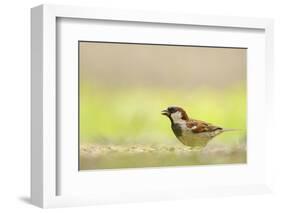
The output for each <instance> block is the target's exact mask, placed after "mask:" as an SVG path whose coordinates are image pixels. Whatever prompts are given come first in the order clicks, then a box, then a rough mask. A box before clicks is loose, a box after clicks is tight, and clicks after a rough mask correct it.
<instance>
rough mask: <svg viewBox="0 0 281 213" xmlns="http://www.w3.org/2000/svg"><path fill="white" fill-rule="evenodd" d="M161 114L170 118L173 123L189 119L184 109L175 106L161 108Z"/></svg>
mask: <svg viewBox="0 0 281 213" xmlns="http://www.w3.org/2000/svg"><path fill="white" fill-rule="evenodd" d="M161 114H162V115H165V116H167V117H168V118H170V120H171V122H173V123H179V122H182V121H187V120H188V119H189V118H188V116H187V114H186V112H185V111H184V109H183V108H181V107H177V106H170V107H168V108H167V109H164V110H162V111H161Z"/></svg>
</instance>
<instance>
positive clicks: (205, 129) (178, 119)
mask: <svg viewBox="0 0 281 213" xmlns="http://www.w3.org/2000/svg"><path fill="white" fill-rule="evenodd" d="M161 114H162V115H165V116H167V117H168V118H169V119H170V121H171V127H172V130H173V132H174V134H175V136H176V137H177V138H178V140H179V141H180V142H181V143H183V144H184V145H186V146H188V147H190V148H203V147H205V146H206V145H207V143H208V142H209V141H210V140H211V139H213V138H214V137H216V136H217V135H219V134H221V133H223V132H226V131H233V130H236V129H225V128H222V127H219V126H215V125H213V124H210V123H207V122H205V121H200V120H195V119H192V118H190V117H188V115H187V113H186V112H185V111H184V110H183V109H182V108H181V107H177V106H171V107H168V108H167V109H165V110H163V111H161Z"/></svg>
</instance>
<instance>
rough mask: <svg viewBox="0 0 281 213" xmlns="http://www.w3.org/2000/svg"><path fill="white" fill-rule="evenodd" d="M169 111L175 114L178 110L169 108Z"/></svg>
mask: <svg viewBox="0 0 281 213" xmlns="http://www.w3.org/2000/svg"><path fill="white" fill-rule="evenodd" d="M168 111H169V112H170V113H174V112H176V111H177V109H176V108H175V107H169V108H168Z"/></svg>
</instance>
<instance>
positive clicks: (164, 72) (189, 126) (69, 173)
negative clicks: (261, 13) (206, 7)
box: [31, 5, 274, 207]
mask: <svg viewBox="0 0 281 213" xmlns="http://www.w3.org/2000/svg"><path fill="white" fill-rule="evenodd" d="M31 14H32V20H31V21H32V33H31V34H32V37H31V39H32V48H31V50H32V118H31V120H32V147H31V153H32V162H31V168H32V173H31V177H32V181H31V182H32V184H31V185H32V187H31V198H32V203H34V204H35V205H38V206H41V207H56V206H73V205H89V204H96V203H114V202H130V201H134V202H137V201H143V200H165V199H178V198H188V197H194V196H214V195H232V194H251V193H263V192H269V191H270V177H271V173H270V169H269V167H270V165H269V162H270V161H269V160H268V159H269V158H268V150H270V141H271V138H270V137H271V134H270V132H271V131H274V130H273V129H272V128H271V127H270V122H271V119H272V117H273V113H272V105H273V98H272V90H273V87H272V79H273V72H272V70H273V68H272V47H273V41H272V29H273V24H272V20H270V19H256V18H237V17H223V18H222V17H216V16H194V15H192V16H191V15H186V14H161V13H150V12H140V11H122V10H100V9H95V8H82V7H81V8H80V7H68V6H52V5H43V6H39V7H36V8H33V9H32V11H31ZM265 129H266V131H264V130H265Z"/></svg>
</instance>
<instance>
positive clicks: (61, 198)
mask: <svg viewBox="0 0 281 213" xmlns="http://www.w3.org/2000/svg"><path fill="white" fill-rule="evenodd" d="M61 19H64V20H70V21H71V20H74V19H75V20H88V21H89V20H100V21H105V22H106V21H111V22H112V24H113V25H114V23H116V26H117V27H118V25H122V23H130V25H131V26H133V25H134V24H138V23H142V24H143V25H144V26H145V25H146V24H154V25H157V26H172V27H176V26H180V27H185V26H195V27H196V26H197V27H200V28H202V29H204V28H208V29H216V28H218V29H221V30H222V31H227V32H228V33H229V32H232V31H235V30H236V31H237V32H238V31H239V30H241V31H249V34H251V32H252V31H255V32H260V35H261V36H257V37H256V38H257V39H254V37H253V38H252V37H251V36H250V38H247V39H248V40H249V41H250V40H252V41H251V42H252V43H249V45H250V46H251V48H252V50H256V51H252V53H250V54H258V55H252V56H251V55H250V56H249V57H250V58H254V56H258V57H259V60H258V61H257V62H256V63H251V64H252V65H251V66H253V67H252V68H251V67H250V68H251V69H253V68H254V67H255V66H256V67H255V68H256V69H257V70H260V71H257V76H259V77H257V78H256V79H253V76H252V75H249V76H248V77H249V80H250V81H251V82H252V83H251V84H250V85H252V87H256V88H257V90H258V91H259V96H257V97H256V98H254V97H253V98H250V99H249V101H250V103H251V104H250V105H252V106H253V105H254V104H255V103H257V102H258V101H262V102H263V103H262V104H259V105H262V106H259V107H256V111H253V112H252V115H251V114H250V115H249V118H248V119H249V120H248V125H250V127H251V125H252V126H253V127H255V128H254V129H257V130H256V131H257V132H258V133H259V136H260V138H262V139H263V141H266V143H264V144H260V145H256V146H255V147H256V148H255V151H254V152H255V153H258V154H256V155H255V157H253V160H252V161H256V162H253V165H254V166H253V167H254V168H253V170H249V168H250V167H249V168H247V167H244V168H242V167H240V166H238V167H231V168H230V167H228V168H227V167H221V168H218V169H216V168H214V167H212V168H211V169H207V168H206V167H200V169H196V168H192V169H190V170H188V171H186V170H184V169H183V168H163V169H162V168H161V169H149V170H146V171H144V170H145V169H137V170H126V171H124V172H116V171H110V172H108V171H99V172H98V173H97V172H91V174H90V173H83V174H82V176H83V177H78V176H75V174H73V171H74V170H73V168H74V167H72V168H71V166H70V167H69V170H67V169H65V165H66V164H64V162H65V159H69V157H70V158H71V153H73V152H74V151H75V149H71V147H69V149H60V146H59V145H58V144H57V140H58V137H59V136H58V132H57V131H58V129H57V126H58V116H59V115H58V110H57V109H58V107H59V106H58V102H59V98H61V97H60V96H59V95H57V94H58V91H57V90H58V88H59V87H60V83H61V82H60V80H61V79H60V80H59V79H58V78H57V72H56V71H57V69H59V65H58V58H57V57H58V55H59V54H58V52H57V51H58V48H59V45H60V44H59V41H58V39H57V38H58V36H59V35H58V33H59V32H58V31H59V30H61V29H59V24H58V23H59V21H60V20H61ZM117 23H118V24H117ZM31 26H32V29H31V41H32V46H31V56H32V63H31V65H32V66H31V68H32V70H31V73H32V76H31V82H32V88H31V93H32V94H31V95H32V103H31V107H32V109H31V110H32V115H31V130H32V133H31V138H32V141H31V201H32V203H33V204H35V205H37V206H40V207H43V208H46V207H59V206H76V205H91V204H97V203H114V202H128V201H134V202H137V201H143V200H165V199H178V198H188V197H197V196H214V195H218V196H220V195H233V194H239V195H240V194H252V193H263V192H270V191H271V186H272V185H271V170H270V168H271V166H270V161H269V160H268V156H269V155H270V153H268V150H270V141H271V140H272V134H271V132H272V131H274V129H272V128H270V126H269V124H270V123H271V122H270V121H271V120H272V119H273V113H272V109H273V95H272V91H273V84H272V83H273V77H274V76H273V21H272V20H271V19H257V18H240V17H216V16H203V15H187V14H173V13H170V14H167V13H163V14H162V13H152V12H145V11H123V10H112V9H96V8H84V7H74V6H57V5H56V6H54V5H41V6H38V7H35V8H32V10H31ZM65 29H66V30H71V27H70V28H69V29H67V28H65ZM168 30H171V29H168ZM66 32H67V33H69V32H71V31H66ZM79 32H80V31H79ZM85 32H86V31H85ZM85 32H84V34H85ZM253 34H254V33H253ZM87 35H88V36H90V33H88V34H87ZM75 36H78V37H75ZM79 36H83V35H81V34H78V33H77V34H75V33H73V35H72V33H71V35H69V37H70V38H73V39H74V40H75V39H77V38H80V37H79ZM235 36H239V35H238V33H237V34H235V33H234V34H233V35H231V38H235ZM247 36H248V34H247ZM100 39H102V35H101V38H100ZM104 39H105V40H108V38H106V37H105V38H104ZM124 39H125V40H126V38H124ZM148 39H149V38H148ZM206 39H207V40H206V41H205V42H203V44H204V45H206V46H213V45H215V44H216V43H215V41H216V40H214V42H213V43H212V40H211V38H209V40H208V38H206ZM245 39H246V38H245ZM119 40H120V38H119ZM234 40H235V39H234ZM236 40H237V39H236ZM238 40H239V39H238ZM154 41H155V40H154ZM195 42H196V41H195ZM221 42H222V43H221V45H222V46H223V41H222V40H221ZM225 42H226V43H225V44H226V46H228V43H227V41H225ZM234 42H235V41H234ZM236 42H237V43H236V45H239V44H241V45H243V42H242V43H239V41H236ZM66 44H68V43H66ZM200 44H202V41H201V40H200V41H199V40H198V45H200ZM255 46H256V47H255ZM67 48H68V47H67ZM255 48H257V49H255ZM259 48H260V49H259ZM68 50H69V51H67V52H71V51H72V49H71V47H69V49H68ZM258 50H260V51H258ZM62 52H63V51H62ZM255 52H258V53H255ZM63 53H64V52H63ZM65 55H66V54H65ZM252 62H254V60H252ZM258 65H260V66H259V67H257V66H258ZM76 68H77V67H76ZM76 68H75V69H76ZM61 77H62V78H64V76H61ZM64 79H65V78H64ZM256 81H257V82H260V83H259V84H258V83H257V84H255V82H256ZM68 83H69V82H68ZM70 84H71V81H70ZM263 86H264V87H263ZM252 87H250V90H251V88H252ZM250 92H251V91H250ZM250 94H253V93H250ZM70 95H71V94H70ZM258 99H260V100H258ZM250 109H251V110H252V108H250ZM248 110H249V108H248ZM255 113H262V116H261V119H262V121H263V122H262V123H263V124H264V126H263V128H265V130H266V131H264V132H261V131H258V130H259V129H260V128H261V126H259V123H258V122H256V121H255ZM254 125H256V126H254ZM70 137H72V135H70ZM254 139H255V138H253V140H254ZM257 140H258V139H257ZM74 142H75V140H74ZM74 142H73V143H74ZM73 143H72V144H73ZM257 144H259V143H257ZM262 147H266V148H264V149H262ZM250 148H251V146H250ZM63 150H71V151H70V154H69V153H65V151H63ZM266 150H267V151H266ZM62 152H63V155H64V156H67V157H68V158H67V157H66V158H64V157H61V155H62ZM261 155H262V156H263V157H262V159H258V158H259V157H260V156H261ZM259 160H260V161H262V163H261V162H259ZM69 162H70V164H71V165H74V163H75V161H73V162H74V163H73V162H72V161H71V160H70V161H69ZM258 164H260V165H261V164H262V165H261V166H260V167H257V166H256V165H258ZM224 169H225V171H226V173H228V174H229V175H232V176H233V178H228V177H227V176H226V175H225V176H224V177H225V178H226V179H228V181H225V182H220V183H216V182H212V183H211V182H210V183H209V185H208V182H207V183H206V184H203V185H202V184H201V183H200V181H198V182H193V183H192V187H191V185H188V184H186V185H184V184H182V182H181V181H182V180H181V178H180V177H185V176H186V175H190V176H192V173H194V177H192V178H194V179H199V178H200V175H202V174H203V173H202V172H204V171H203V170H209V171H208V172H209V173H208V174H210V175H213V176H212V177H216V176H217V175H218V174H220V175H221V176H223V175H224V174H222V173H223V170H224ZM196 170H197V171H196ZM210 170H212V171H210ZM243 170H245V175H246V173H247V174H248V175H249V176H247V178H245V181H243V179H242V178H241V180H239V176H243V175H240V172H243ZM69 171H70V172H69ZM62 172H63V175H61V173H62ZM76 172H78V170H77V171H76ZM200 173H202V174H200ZM235 173H236V174H237V175H235ZM250 173H251V174H250ZM144 174H145V175H146V176H147V175H149V177H150V179H146V178H142V180H143V181H142V182H141V183H139V184H138V185H139V186H137V185H134V183H133V182H130V181H129V178H128V177H130V175H131V177H136V178H137V177H145V176H144ZM241 174H242V173H241ZM66 175H68V181H67V180H66V179H65V178H62V177H61V176H66ZM80 176H81V175H80ZM111 176H116V177H117V178H119V179H118V180H120V183H119V184H115V185H120V186H125V184H127V187H125V189H124V190H123V189H122V188H118V187H117V186H115V185H114V184H113V185H112V184H111V185H110V187H113V190H112V191H108V190H102V189H100V188H99V187H98V185H94V184H93V186H92V187H93V188H91V187H89V188H91V190H93V189H96V192H97V193H96V194H89V193H86V191H87V188H86V187H83V186H82V185H81V186H80V185H79V184H78V181H79V182H86V183H89V182H90V180H92V179H93V178H95V177H96V178H99V180H101V181H102V180H104V181H107V180H108V179H106V178H110V177H111ZM163 176H166V178H169V179H170V180H171V182H178V183H179V184H180V185H176V184H172V183H171V184H169V186H168V187H167V184H166V182H165V178H163V181H162V182H161V181H159V183H158V184H156V185H155V184H154V185H149V184H150V183H149V180H153V179H154V180H157V179H158V180H159V177H163ZM124 177H127V179H125V180H124V181H123V183H121V182H122V180H123V179H124ZM234 177H235V178H236V180H237V181H235V178H234ZM253 177H256V178H253ZM253 179H254V180H253ZM251 180H252V182H251ZM75 181H76V182H75ZM152 182H153V181H152ZM250 182H251V183H250ZM122 184H123V185H122ZM165 184H166V187H165V188H163V186H164V185H165ZM99 185H102V184H100V183H99ZM61 186H63V187H64V190H63V193H62V192H61V188H62V187H61ZM75 186H77V187H75ZM95 187H96V188H95ZM65 188H66V189H67V190H65ZM80 188H81V189H83V190H79V189H80ZM123 188H124V187H123ZM150 189H151V191H150ZM71 191H75V192H77V191H79V193H77V194H76V193H71ZM120 193H122V196H120Z"/></svg>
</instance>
